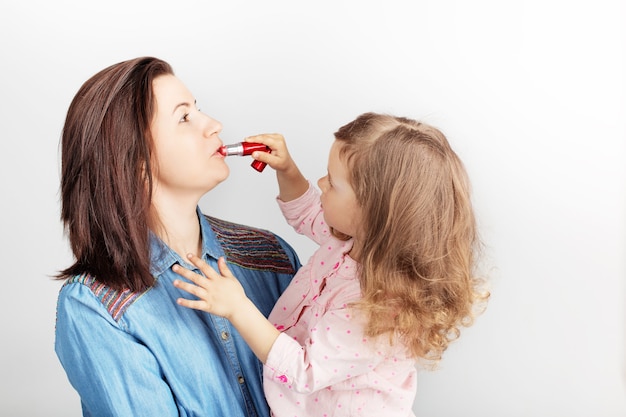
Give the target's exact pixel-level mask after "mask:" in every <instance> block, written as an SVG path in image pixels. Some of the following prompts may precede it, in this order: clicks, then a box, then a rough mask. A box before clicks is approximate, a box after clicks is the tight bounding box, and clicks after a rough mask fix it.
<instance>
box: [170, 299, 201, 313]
mask: <svg viewBox="0 0 626 417" xmlns="http://www.w3.org/2000/svg"><path fill="white" fill-rule="evenodd" d="M176 303H177V304H178V305H180V306H183V307H187V308H193V309H194V310H203V311H206V301H204V300H188V299H187V298H178V299H177V300H176Z"/></svg>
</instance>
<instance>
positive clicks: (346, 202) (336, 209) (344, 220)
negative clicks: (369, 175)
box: [317, 141, 361, 237]
mask: <svg viewBox="0 0 626 417" xmlns="http://www.w3.org/2000/svg"><path fill="white" fill-rule="evenodd" d="M341 146H343V145H342V144H341V143H340V142H338V141H335V142H334V143H333V145H332V146H331V148H330V154H329V155H328V173H327V175H326V176H325V177H322V178H320V179H319V180H318V181H317V185H318V187H319V188H320V190H321V191H322V197H321V202H322V208H323V209H324V220H326V224H328V226H330V227H332V228H333V229H335V230H336V231H338V232H341V233H343V234H345V235H348V236H352V237H356V235H357V232H358V230H359V229H358V226H359V224H360V218H361V209H360V207H359V205H358V203H357V200H356V195H355V194H354V190H353V189H352V185H350V180H349V171H348V167H347V166H346V163H345V161H344V160H343V159H342V158H341V157H340V156H339V150H340V149H341Z"/></svg>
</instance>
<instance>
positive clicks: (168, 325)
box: [55, 209, 300, 417]
mask: <svg viewBox="0 0 626 417" xmlns="http://www.w3.org/2000/svg"><path fill="white" fill-rule="evenodd" d="M198 217H199V219H200V226H201V232H202V257H203V259H204V260H205V261H207V262H208V263H209V265H211V266H212V267H213V268H215V269H216V270H217V259H218V258H219V257H220V256H225V257H226V260H227V261H228V266H229V268H230V269H231V271H232V272H233V274H234V275H235V276H236V277H237V278H238V279H239V281H240V282H241V283H242V285H243V287H244V289H245V292H246V294H247V296H248V297H249V298H250V299H251V300H252V301H253V302H254V303H255V304H256V306H257V307H258V308H259V309H260V310H261V312H263V314H265V316H267V315H269V313H270V311H271V309H272V307H273V306H274V303H275V302H276V300H277V299H278V297H279V296H280V294H281V293H282V292H283V290H284V289H285V288H286V286H287V285H288V284H289V281H290V280H291V278H292V276H293V274H294V273H295V271H296V270H297V269H298V268H299V267H300V262H299V260H298V257H297V255H296V254H295V252H294V251H293V249H292V248H291V247H290V246H289V245H288V244H287V243H286V242H285V241H283V240H282V239H281V238H280V237H278V236H276V235H274V234H272V233H269V232H267V231H264V230H260V229H254V228H250V227H247V226H241V225H236V224H233V223H229V222H224V221H222V220H218V219H214V218H210V217H205V216H204V215H202V213H201V212H200V210H199V209H198ZM150 244H151V257H152V265H151V267H152V272H153V275H154V277H155V278H156V283H155V285H153V286H152V287H151V288H149V289H148V290H146V291H144V292H141V293H133V292H131V291H129V290H127V291H115V290H112V289H110V288H108V287H106V286H105V285H103V284H101V283H99V282H98V281H97V279H95V278H94V277H91V276H89V275H83V276H77V277H73V278H70V279H68V280H67V281H66V282H65V284H64V285H63V287H62V288H61V290H60V292H59V298H58V304H57V322H56V341H55V350H56V353H57V356H58V357H59V360H60V362H61V364H62V366H63V368H64V369H65V372H66V373H67V376H68V379H69V381H70V383H71V384H72V386H73V387H74V388H75V389H76V391H78V394H79V395H80V399H81V405H82V410H83V415H84V416H124V417H131V416H132V417H140V416H146V417H148V416H149V417H155V416H216V417H217V416H220V417H221V416H228V417H236V416H241V417H244V416H245V417H252V416H255V417H267V416H269V409H268V406H267V403H266V401H265V397H264V395H263V387H262V374H263V369H262V364H261V363H260V362H259V361H258V360H257V359H256V357H255V356H254V354H253V353H252V351H251V350H250V349H249V347H248V346H247V345H246V343H245V342H244V340H243V339H242V338H241V336H240V335H239V334H238V333H237V331H236V329H234V328H233V327H232V326H231V324H230V323H229V322H228V320H226V319H224V318H221V317H218V316H214V315H211V314H208V313H205V312H201V311H196V310H192V309H188V308H185V307H182V306H179V305H177V304H176V299H177V298H179V297H184V298H190V297H192V296H190V295H189V294H188V293H185V292H183V291H181V290H179V289H177V288H176V287H174V285H173V283H172V282H173V281H174V279H177V278H182V277H180V276H179V275H177V274H175V273H174V272H173V271H172V270H171V267H172V265H174V264H175V263H179V264H181V265H183V266H185V267H188V268H190V269H195V268H194V267H193V266H192V265H190V264H189V263H188V262H187V261H186V260H184V259H182V258H181V257H180V256H179V255H178V254H176V253H175V252H174V251H172V250H171V249H170V248H169V247H167V246H166V245H165V244H164V243H163V242H162V241H161V240H160V239H158V238H157V237H155V236H154V235H152V236H151V243H150ZM196 272H199V271H198V270H197V269H196Z"/></svg>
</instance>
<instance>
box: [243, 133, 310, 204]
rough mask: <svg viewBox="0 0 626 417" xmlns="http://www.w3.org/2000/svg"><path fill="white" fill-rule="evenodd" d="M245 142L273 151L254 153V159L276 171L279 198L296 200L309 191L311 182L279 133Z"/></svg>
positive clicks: (252, 137) (251, 137) (249, 139)
mask: <svg viewBox="0 0 626 417" xmlns="http://www.w3.org/2000/svg"><path fill="white" fill-rule="evenodd" d="M245 141H246V142H257V143H262V144H264V145H266V146H269V148H270V149H271V150H272V152H271V153H268V152H259V151H256V152H253V153H252V157H253V158H254V159H256V160H257V161H261V162H265V163H267V164H268V165H269V166H271V167H272V168H273V169H274V170H275V171H276V179H277V180H278V198H280V199H281V200H282V201H291V200H295V199H296V198H298V197H300V196H301V195H302V194H304V193H305V192H306V191H307V190H308V188H309V182H308V181H307V180H306V178H304V176H303V175H302V173H301V172H300V169H298V166H297V165H296V163H295V162H294V160H293V159H291V155H289V151H288V150H287V144H286V143H285V138H284V137H283V135H281V134H279V133H269V134H265V135H256V136H250V137H247V138H246V139H245Z"/></svg>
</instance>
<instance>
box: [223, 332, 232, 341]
mask: <svg viewBox="0 0 626 417" xmlns="http://www.w3.org/2000/svg"><path fill="white" fill-rule="evenodd" d="M229 336H230V335H229V334H228V332H226V331H224V332H222V340H228V337H229Z"/></svg>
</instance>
